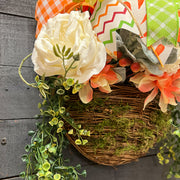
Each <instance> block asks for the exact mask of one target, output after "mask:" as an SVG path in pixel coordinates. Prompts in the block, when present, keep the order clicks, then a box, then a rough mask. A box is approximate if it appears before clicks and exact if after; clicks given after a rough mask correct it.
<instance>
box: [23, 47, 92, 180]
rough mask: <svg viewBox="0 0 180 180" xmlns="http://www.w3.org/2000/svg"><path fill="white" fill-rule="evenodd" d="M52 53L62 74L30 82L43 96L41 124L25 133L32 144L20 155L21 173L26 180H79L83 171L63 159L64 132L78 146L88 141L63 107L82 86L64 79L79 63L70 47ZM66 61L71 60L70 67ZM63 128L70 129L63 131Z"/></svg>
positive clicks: (69, 79) (65, 141)
mask: <svg viewBox="0 0 180 180" xmlns="http://www.w3.org/2000/svg"><path fill="white" fill-rule="evenodd" d="M53 51H54V54H55V55H56V56H57V57H58V58H59V60H60V61H62V64H63V67H64V75H63V76H52V77H49V78H45V76H42V77H41V78H40V77H39V76H38V75H37V76H36V77H35V82H36V83H32V84H33V87H35V88H38V89H39V92H40V94H41V97H42V102H41V103H39V104H38V108H39V109H40V114H39V115H37V119H41V121H40V122H38V123H36V125H37V130H36V131H29V133H28V134H29V135H30V136H31V137H32V138H31V144H29V145H26V147H25V151H26V152H27V154H24V155H23V156H22V161H23V162H25V163H26V170H25V171H24V172H22V173H21V174H20V175H21V177H23V178H25V180H34V179H38V180H78V179H79V176H80V175H83V176H86V171H83V172H82V173H79V169H80V167H81V166H80V165H77V166H76V167H73V166H68V165H66V163H65V160H64V158H63V149H64V148H65V147H66V145H67V140H66V137H65V135H66V133H68V134H70V135H74V136H76V137H77V139H76V140H75V143H76V144H77V145H85V144H86V143H87V142H88V141H87V139H86V138H85V137H86V136H90V131H87V130H86V129H82V128H81V125H80V124H76V123H75V122H74V120H73V119H72V118H71V117H70V114H69V112H67V110H66V108H65V106H64V105H65V104H64V103H65V102H66V101H69V100H70V94H76V93H77V92H78V91H79V90H80V89H81V87H82V85H81V84H79V83H78V81H76V82H75V81H74V79H72V78H67V77H66V76H67V74H68V72H69V71H70V70H72V69H75V68H76V66H75V65H74V64H75V62H76V61H79V55H78V54H77V55H74V53H73V52H72V51H71V48H67V49H66V47H65V46H64V47H63V48H62V50H61V49H60V48H59V46H58V45H57V44H56V45H55V46H54V47H53ZM66 61H71V63H70V65H69V66H67V65H66ZM66 126H68V127H69V126H70V127H71V128H70V129H69V130H66V129H67V128H66Z"/></svg>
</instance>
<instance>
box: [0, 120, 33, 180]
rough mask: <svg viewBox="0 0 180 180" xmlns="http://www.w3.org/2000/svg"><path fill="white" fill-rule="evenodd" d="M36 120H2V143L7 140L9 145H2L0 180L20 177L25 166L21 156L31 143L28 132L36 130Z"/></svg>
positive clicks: (0, 124) (0, 130)
mask: <svg viewBox="0 0 180 180" xmlns="http://www.w3.org/2000/svg"><path fill="white" fill-rule="evenodd" d="M35 122H36V120H33V119H29V120H0V141H2V139H3V138H6V142H7V144H5V145H2V144H0V157H1V158H0V179H1V178H5V177H12V176H16V175H18V174H19V173H20V172H21V171H22V170H23V169H24V164H23V162H22V161H21V156H22V155H23V154H24V153H25V151H24V147H25V145H26V144H27V143H28V142H29V137H28V135H27V132H28V131H29V130H31V129H35Z"/></svg>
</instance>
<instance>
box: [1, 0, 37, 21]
mask: <svg viewBox="0 0 180 180" xmlns="http://www.w3.org/2000/svg"><path fill="white" fill-rule="evenodd" d="M36 2H37V0H0V13H7V14H11V15H19V16H26V17H31V18H34V12H35V6H36Z"/></svg>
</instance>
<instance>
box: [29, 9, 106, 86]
mask: <svg viewBox="0 0 180 180" xmlns="http://www.w3.org/2000/svg"><path fill="white" fill-rule="evenodd" d="M56 44H58V45H59V46H60V48H61V49H62V48H63V46H64V45H65V46H66V48H71V49H72V51H73V52H74V54H78V53H79V55H80V60H79V61H76V62H75V64H74V66H77V67H76V68H75V69H71V70H70V71H69V72H68V73H67V76H66V77H67V78H74V79H75V80H78V81H79V83H83V82H86V81H87V80H89V79H90V78H91V76H93V75H94V74H98V73H99V72H100V71H101V70H102V69H103V67H104V66H105V63H106V50H105V47H104V45H103V44H102V43H101V42H99V41H98V40H97V38H96V36H95V33H94V31H93V30H92V26H91V23H90V21H89V13H88V12H84V13H81V12H78V11H72V12H71V13H70V14H58V15H57V16H55V17H53V18H51V19H49V20H48V22H47V24H46V25H44V26H43V28H42V30H41V32H40V34H39V35H38V38H37V39H36V41H35V46H34V49H33V53H32V62H33V64H34V71H35V72H36V73H37V74H39V75H41V76H42V75H43V74H45V76H53V75H64V72H65V71H64V68H63V63H62V60H61V59H60V58H58V57H57V56H55V54H54V52H53V45H56ZM72 61H73V58H71V59H70V60H66V61H65V65H66V67H68V66H69V65H70V64H71V63H72Z"/></svg>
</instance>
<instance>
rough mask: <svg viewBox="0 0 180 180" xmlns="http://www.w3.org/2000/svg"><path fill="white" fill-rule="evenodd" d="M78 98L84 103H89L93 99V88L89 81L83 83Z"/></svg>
mask: <svg viewBox="0 0 180 180" xmlns="http://www.w3.org/2000/svg"><path fill="white" fill-rule="evenodd" d="M79 98H80V100H81V101H82V102H83V103H84V104H87V103H89V102H90V101H91V100H92V99H93V90H92V88H91V86H90V85H89V82H88V83H86V84H84V86H83V87H82V88H81V89H80V90H79Z"/></svg>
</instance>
